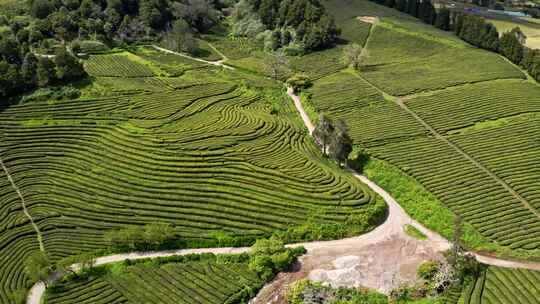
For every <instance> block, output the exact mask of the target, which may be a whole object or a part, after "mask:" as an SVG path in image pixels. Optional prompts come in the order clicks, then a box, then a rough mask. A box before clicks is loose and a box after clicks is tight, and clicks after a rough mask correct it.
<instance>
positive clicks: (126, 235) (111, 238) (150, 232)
mask: <svg viewBox="0 0 540 304" xmlns="http://www.w3.org/2000/svg"><path fill="white" fill-rule="evenodd" d="M175 237H176V234H175V232H174V228H173V227H172V226H171V225H170V224H166V223H153V224H148V225H145V226H144V227H141V226H128V227H126V228H123V229H117V230H111V231H108V232H107V233H106V234H105V239H106V240H107V242H108V243H109V245H110V246H111V247H113V248H117V249H120V250H149V249H160V248H162V247H164V246H166V245H167V242H169V241H172V240H174V239H175Z"/></svg>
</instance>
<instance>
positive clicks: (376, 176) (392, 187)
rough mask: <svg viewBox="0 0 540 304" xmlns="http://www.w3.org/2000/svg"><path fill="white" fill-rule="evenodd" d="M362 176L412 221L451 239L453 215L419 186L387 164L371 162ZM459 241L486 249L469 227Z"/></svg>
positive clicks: (482, 241)
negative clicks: (371, 181) (388, 196)
mask: <svg viewBox="0 0 540 304" xmlns="http://www.w3.org/2000/svg"><path fill="white" fill-rule="evenodd" d="M363 172H364V174H365V175H366V176H367V177H368V178H369V179H371V180H373V181H374V182H375V183H377V184H378V185H379V186H381V187H382V188H383V189H385V190H386V191H388V192H389V193H390V194H391V195H392V196H393V197H394V198H395V199H396V201H398V202H399V204H400V206H401V207H403V209H405V212H407V214H409V215H410V216H411V217H412V218H414V219H416V220H418V221H419V222H420V223H422V224H423V225H425V226H426V227H427V228H428V229H431V230H433V231H436V232H437V233H439V234H441V235H442V236H443V237H445V238H447V239H452V235H453V231H454V222H455V215H454V214H453V213H452V212H451V211H450V210H448V208H447V207H446V206H444V205H443V204H442V203H441V202H440V201H439V200H438V199H437V198H436V197H435V196H434V195H433V194H431V193H430V192H428V191H427V190H426V189H425V188H424V187H423V186H422V185H421V184H419V183H418V182H417V181H415V180H414V179H413V178H411V177H409V176H407V175H406V174H405V173H403V172H402V171H400V170H399V169H398V168H396V167H395V166H392V165H390V164H388V163H387V162H384V161H381V160H377V159H371V160H369V162H368V163H367V164H366V166H365V167H364V171H363ZM463 232H464V233H463V238H462V241H463V242H464V243H465V245H467V246H468V247H470V248H482V246H486V245H487V246H489V244H487V242H486V240H485V239H484V238H483V237H482V236H481V235H480V234H479V233H478V232H477V231H475V230H474V228H473V227H472V226H470V225H469V224H465V225H464V229H463Z"/></svg>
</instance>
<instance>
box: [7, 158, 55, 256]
mask: <svg viewBox="0 0 540 304" xmlns="http://www.w3.org/2000/svg"><path fill="white" fill-rule="evenodd" d="M0 166H1V167H2V169H3V170H4V172H5V173H6V176H7V178H8V180H9V182H10V183H11V187H12V188H13V189H14V190H15V192H16V193H17V196H19V198H20V200H21V203H22V207H23V213H24V215H25V216H26V217H27V218H28V219H29V220H30V224H32V227H33V228H34V230H35V231H36V234H37V240H38V243H39V249H40V250H41V251H43V252H45V246H44V245H43V237H42V236H41V231H40V230H39V227H38V226H37V225H36V223H35V222H34V219H33V218H32V216H31V215H30V212H29V211H28V209H27V208H26V201H25V200H24V196H23V195H22V192H21V190H20V189H19V187H17V184H15V181H14V180H13V178H12V177H11V174H10V173H9V170H8V168H7V167H6V165H5V164H4V161H3V160H2V157H0Z"/></svg>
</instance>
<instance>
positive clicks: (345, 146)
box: [328, 119, 353, 164]
mask: <svg viewBox="0 0 540 304" xmlns="http://www.w3.org/2000/svg"><path fill="white" fill-rule="evenodd" d="M352 144H353V141H352V139H351V137H350V136H349V128H348V127H347V124H346V123H345V121H344V120H341V119H340V120H339V121H338V122H337V124H336V126H335V129H334V134H333V136H332V137H331V141H330V145H329V146H328V152H329V155H330V157H332V158H333V159H335V160H336V161H337V162H338V163H339V164H343V163H345V162H346V161H347V158H348V157H349V154H350V153H351V152H352Z"/></svg>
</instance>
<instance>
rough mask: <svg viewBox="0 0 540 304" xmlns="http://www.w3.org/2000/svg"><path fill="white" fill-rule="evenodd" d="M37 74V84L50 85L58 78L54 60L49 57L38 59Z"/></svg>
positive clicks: (41, 85)
mask: <svg viewBox="0 0 540 304" xmlns="http://www.w3.org/2000/svg"><path fill="white" fill-rule="evenodd" d="M36 74H37V75H36V76H37V85H38V86H39V87H45V86H48V85H49V84H51V83H52V82H54V80H55V79H56V71H55V66H54V62H52V60H50V59H49V58H45V57H40V58H39V59H38V64H37V69H36Z"/></svg>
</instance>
